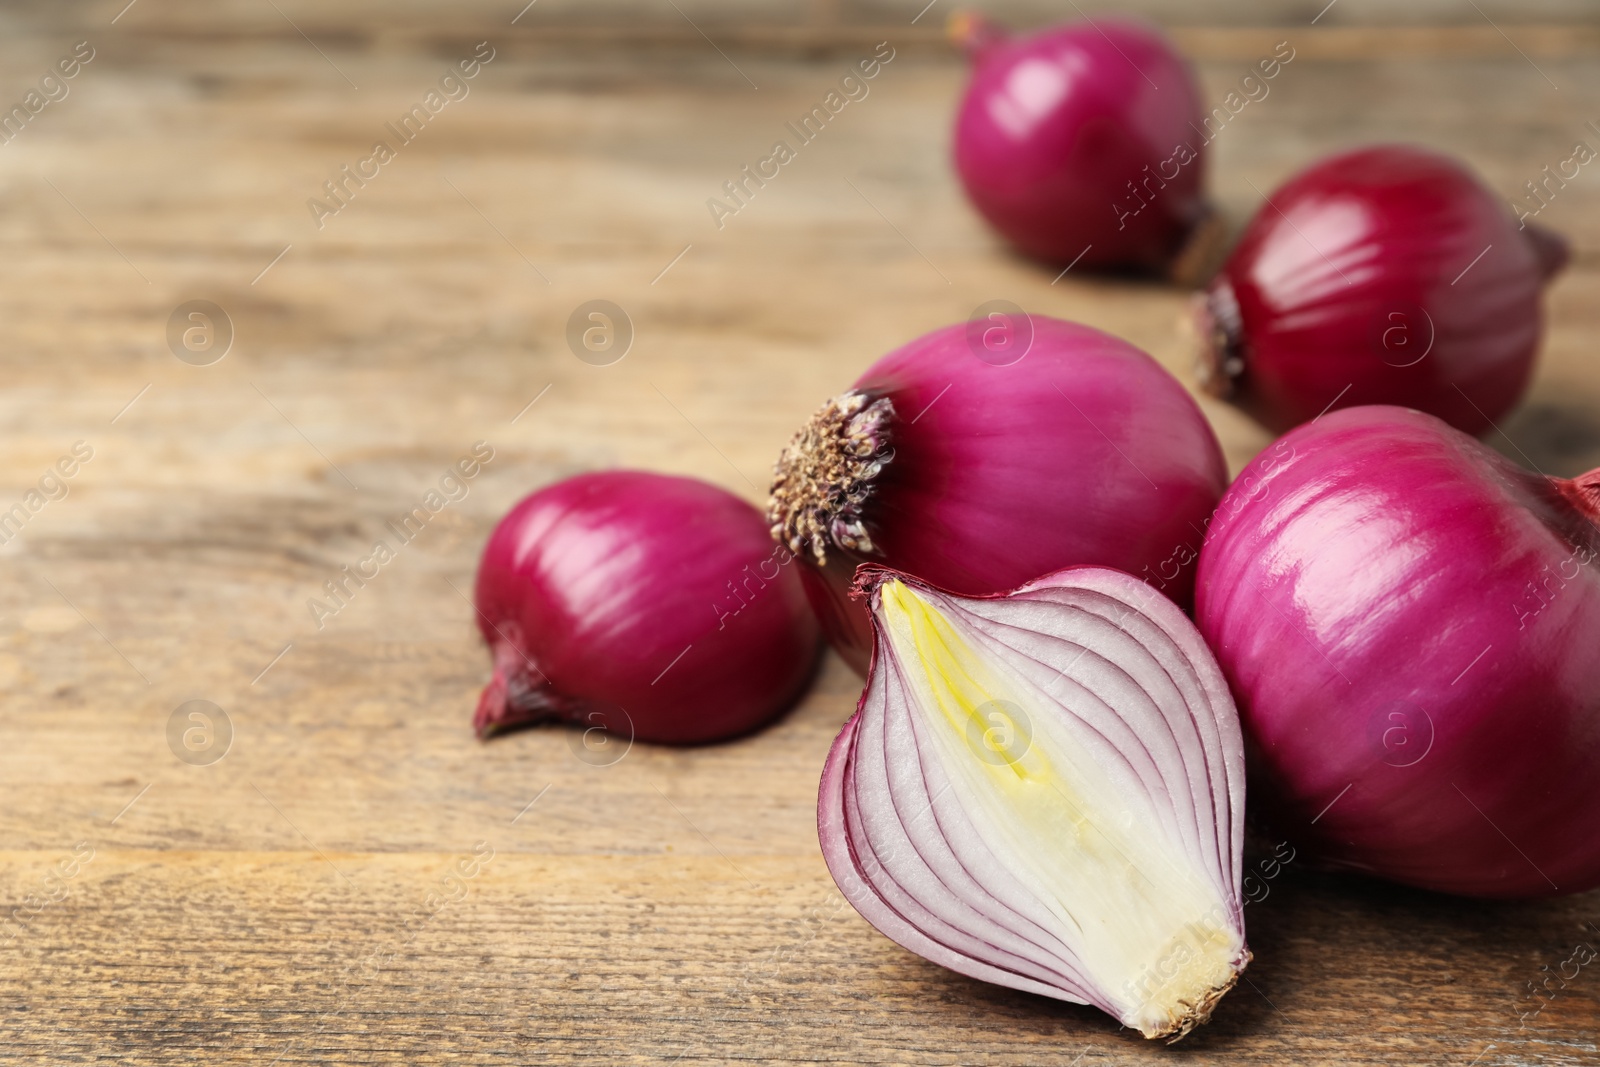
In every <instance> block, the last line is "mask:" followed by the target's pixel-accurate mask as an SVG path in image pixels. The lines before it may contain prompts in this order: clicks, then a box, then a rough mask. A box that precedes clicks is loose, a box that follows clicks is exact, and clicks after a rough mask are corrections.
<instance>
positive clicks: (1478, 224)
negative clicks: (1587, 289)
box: [1195, 145, 1567, 434]
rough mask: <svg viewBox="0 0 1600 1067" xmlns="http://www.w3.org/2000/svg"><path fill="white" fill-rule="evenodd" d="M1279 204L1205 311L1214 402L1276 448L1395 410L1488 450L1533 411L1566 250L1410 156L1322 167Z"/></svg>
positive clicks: (1268, 210)
mask: <svg viewBox="0 0 1600 1067" xmlns="http://www.w3.org/2000/svg"><path fill="white" fill-rule="evenodd" d="M1269 200H1270V202H1269V203H1267V204H1264V205H1262V207H1261V209H1260V211H1258V212H1257V213H1256V216H1255V218H1254V219H1252V220H1251V222H1250V224H1249V226H1248V227H1247V228H1246V230H1245V232H1244V235H1243V237H1242V238H1241V239H1240V241H1239V244H1238V246H1237V247H1236V248H1235V249H1234V251H1233V253H1232V254H1231V255H1230V256H1229V257H1228V260H1227V262H1226V263H1225V264H1224V265H1223V267H1222V270H1221V272H1220V273H1219V274H1218V275H1217V277H1216V278H1215V279H1213V280H1212V282H1211V284H1210V286H1209V288H1208V289H1207V291H1206V293H1205V295H1204V296H1203V297H1202V298H1201V299H1199V300H1197V302H1196V311H1195V315H1196V325H1197V328H1198V330H1199V333H1200V336H1201V338H1202V343H1203V346H1204V347H1203V352H1202V357H1201V370H1202V377H1203V378H1204V379H1205V380H1206V384H1207V387H1208V388H1209V389H1210V390H1211V391H1212V392H1214V393H1216V394H1217V395H1218V396H1222V397H1225V398H1228V399H1232V400H1234V401H1235V402H1236V403H1237V404H1238V405H1239V406H1240V407H1242V408H1244V409H1245V410H1246V411H1248V412H1249V413H1250V414H1251V415H1253V416H1254V417H1255V418H1257V419H1259V420H1260V421H1261V422H1262V423H1263V424H1265V425H1266V426H1267V427H1268V428H1270V429H1272V430H1274V431H1276V432H1280V433H1281V432H1282V431H1284V430H1287V429H1288V428H1289V427H1291V426H1296V425H1298V424H1300V423H1302V422H1305V421H1306V420H1308V419H1312V418H1315V417H1316V416H1317V415H1318V414H1319V413H1321V412H1322V411H1324V410H1326V409H1327V408H1328V406H1329V405H1330V404H1332V405H1333V406H1334V407H1336V408H1347V407H1358V406H1361V405H1366V404H1397V405H1403V406H1406V407H1412V408H1416V409H1417V410H1419V411H1426V412H1428V413H1429V414H1431V415H1437V416H1438V417H1439V418H1442V419H1444V420H1445V421H1446V422H1448V423H1450V425H1452V426H1454V427H1456V428H1457V429H1459V430H1464V431H1465V432H1467V433H1471V434H1481V433H1483V432H1485V431H1486V430H1488V429H1489V428H1490V426H1491V423H1492V421H1493V420H1498V419H1499V418H1500V416H1502V415H1504V414H1505V413H1506V412H1507V411H1509V410H1511V408H1512V407H1514V406H1515V405H1516V404H1517V402H1518V401H1519V400H1520V399H1521V398H1522V394H1523V392H1524V391H1525V390H1526V388H1527V385H1528V379H1529V376H1530V374H1531V373H1532V369H1533V361H1534V356H1535V354H1536V353H1537V351H1538V348H1539V338H1540V333H1541V331H1542V321H1543V316H1542V312H1541V308H1540V294H1541V291H1542V290H1543V288H1544V286H1545V285H1546V284H1547V283H1548V281H1549V280H1550V278H1551V277H1553V276H1554V275H1555V274H1556V273H1557V272H1558V271H1559V270H1560V269H1561V267H1562V266H1563V265H1564V264H1565V262H1566V259H1567V249H1566V242H1565V241H1564V240H1563V239H1562V238H1560V237H1559V236H1557V235H1556V234H1554V233H1551V232H1550V231H1548V230H1544V229H1542V228H1540V227H1537V226H1534V225H1531V224H1529V225H1527V226H1526V228H1519V226H1518V223H1517V220H1516V219H1514V218H1513V217H1512V215H1511V213H1510V212H1509V211H1508V210H1507V208H1506V205H1505V203H1504V202H1503V201H1502V200H1501V199H1500V198H1498V197H1496V196H1495V195H1494V194H1492V193H1491V192H1490V191H1489V190H1488V189H1486V188H1485V187H1484V186H1483V184H1482V183H1481V182H1479V181H1478V179H1477V178H1476V177H1475V176H1474V175H1473V174H1472V173H1471V172H1470V171H1469V170H1467V169H1466V168H1465V167H1464V166H1462V165H1461V164H1460V163H1457V162H1456V161H1454V160H1452V159H1449V158H1447V157H1445V156H1441V155H1439V154H1437V153H1434V152H1430V151H1427V150H1425V149H1422V148H1417V147H1412V146H1407V145H1380V146H1376V147H1371V148H1363V149H1360V150H1357V151H1354V152H1347V153H1344V154H1342V155H1338V156H1334V157H1332V158H1330V159H1326V160H1323V161H1322V162H1320V163H1317V164H1316V165H1314V166H1312V167H1310V168H1308V169H1307V170H1305V171H1302V172H1301V173H1300V174H1298V175H1297V176H1295V177H1294V178H1292V179H1290V180H1289V181H1288V182H1287V183H1286V184H1285V185H1283V186H1282V187H1281V188H1279V189H1278V190H1277V191H1275V192H1274V193H1273V194H1272V195H1271V197H1270V198H1269ZM1486 249H1487V251H1485V250H1486ZM1480 256H1481V258H1480Z"/></svg>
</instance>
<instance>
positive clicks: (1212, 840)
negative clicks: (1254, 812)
mask: <svg viewBox="0 0 1600 1067" xmlns="http://www.w3.org/2000/svg"><path fill="white" fill-rule="evenodd" d="M862 572H863V574H862V579H861V588H862V589H863V590H864V592H865V594H866V595H867V596H868V598H869V599H870V602H871V607H872V619H873V625H874V632H875V641H874V655H873V663H872V670H871V673H870V676H869V678H868V681H867V686H866V690H865V691H864V692H863V694H862V698H861V702H860V705H859V707H858V708H857V711H856V714H855V715H854V716H853V717H852V718H851V719H850V721H849V722H848V723H847V724H846V725H845V728H844V730H843V731H842V732H841V733H840V735H839V737H838V739H837V740H836V741H835V742H834V746H833V749H832V751H831V752H830V754H829V757H828V762H827V765H826V767H825V769H824V772H823V778H822V784H821V788H820V791H819V799H818V833H819V837H820V839H821V842H822V848H823V855H824V858H825V859H826V860H827V863H828V867H829V870H830V872H831V873H832V874H833V877H834V880H835V881H836V882H837V883H838V885H839V887H840V889H841V890H842V891H843V892H844V895H845V896H846V898H847V899H849V901H850V902H851V903H852V904H853V905H854V906H855V907H856V909H857V910H858V911H859V912H860V913H861V914H862V916H863V917H865V918H866V919H867V921H868V922H870V923H872V925H874V926H875V927H877V928H878V930H879V931H881V932H882V933H884V934H885V935H887V936H888V937H889V938H891V939H892V940H894V941H896V942H898V943H899V944H900V945H902V946H904V947H905V948H908V949H910V950H911V951H912V952H915V953H917V954H918V955H921V956H923V957H925V958H927V959H929V960H931V961H933V962H935V963H938V964H941V965H943V966H945V967H948V968H950V969H952V970H955V971H958V972H960V973H962V974H966V975H969V976H971V977H974V978H979V979H982V980H984V981H988V982H994V983H996V984H999V985H1004V986H1009V987H1011V988H1014V989H1021V990H1025V991H1028V992H1032V993H1037V994H1040V995H1043V996H1047V997H1054V998H1056V999H1059V1000H1066V1001H1072V1002H1075V1003H1082V1004H1093V1005H1095V1006H1096V1007H1099V1008H1101V1009H1102V1010H1104V1011H1106V1012H1108V1013H1110V1014H1112V1015H1114V1016H1115V1017H1117V1018H1118V1019H1119V1020H1120V1021H1122V1022H1123V1023H1124V1024H1126V1025H1128V1026H1131V1027H1134V1028H1136V1029H1138V1030H1139V1031H1140V1032H1141V1033H1143V1034H1144V1035H1145V1036H1147V1037H1152V1038H1154V1037H1171V1038H1173V1039H1176V1038H1177V1037H1181V1036H1183V1034H1186V1033H1188V1032H1189V1030H1190V1029H1192V1028H1193V1027H1194V1026H1196V1025H1198V1024H1199V1023H1202V1022H1204V1021H1205V1020H1206V1019H1207V1018H1209V1016H1210V1014H1211V1011H1212V1009H1213V1008H1214V1006H1215V1005H1216V1002H1217V1000H1218V999H1219V998H1220V997H1221V996H1222V995H1223V994H1224V993H1226V992H1227V990H1228V989H1230V988H1231V987H1232V986H1233V984H1234V982H1235V981H1236V980H1237V978H1238V975H1239V972H1240V971H1242V970H1243V969H1244V967H1245V965H1246V964H1247V963H1248V961H1249V958H1250V953H1249V951H1248V949H1247V948H1246V947H1245V941H1244V920H1243V903H1242V900H1241V896H1240V891H1239V885H1240V862H1241V847H1242V841H1243V816H1244V808H1243V799H1244V755H1243V749H1242V742H1241V738H1240V733H1239V725H1238V721H1237V717H1236V713H1235V711H1234V708H1233V704H1232V700H1231V698H1230V697H1229V694H1228V690H1227V686H1226V683H1225V682H1224V681H1223V678H1222V675H1221V672H1220V671H1219V670H1218V669H1217V666H1216V663H1215V661H1214V660H1213V659H1212V657H1211V654H1210V652H1209V651H1208V650H1207V649H1206V647H1205V644H1204V642H1203V641H1202V640H1201V639H1200V636H1199V634H1198V632H1197V631H1196V630H1195V629H1194V626H1193V624H1192V623H1190V622H1189V621H1188V619H1187V618H1185V616H1184V615H1183V613H1182V612H1181V611H1180V610H1179V609H1178V608H1177V607H1176V606H1174V605H1173V604H1172V603H1171V602H1170V601H1168V600H1166V599H1165V598H1163V597H1161V596H1160V595H1159V594H1157V593H1155V592H1154V591H1153V590H1152V589H1150V587H1149V586H1148V585H1145V584H1144V583H1142V582H1140V581H1138V580H1137V579H1135V578H1133V577H1131V576H1129V575H1126V574H1123V573H1121V572H1118V571H1113V570H1110V569H1108V568H1101V567H1073V568H1068V569H1066V570H1063V571H1059V572H1056V573H1053V574H1050V575H1047V576H1045V577H1043V578H1040V579H1038V580H1036V581H1033V582H1030V583H1028V584H1027V585H1024V586H1022V587H1021V588H1019V589H1017V590H1014V591H1012V592H1010V593H1007V594H1003V595H995V596H987V597H960V596H955V595H953V594H949V593H946V592H943V591H940V590H938V589H935V588H933V587H931V586H929V585H927V584H925V583H923V582H920V581H918V580H916V579H914V578H911V577H909V576H906V575H903V574H899V573H896V572H892V571H889V570H887V569H885V568H872V567H864V568H862Z"/></svg>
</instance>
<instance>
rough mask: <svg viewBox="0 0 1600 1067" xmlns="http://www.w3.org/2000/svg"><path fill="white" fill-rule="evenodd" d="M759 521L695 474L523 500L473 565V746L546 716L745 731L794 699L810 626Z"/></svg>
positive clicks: (662, 731)
mask: <svg viewBox="0 0 1600 1067" xmlns="http://www.w3.org/2000/svg"><path fill="white" fill-rule="evenodd" d="M792 560H793V557H792V556H791V555H790V554H789V553H788V551H787V550H786V549H784V548H783V547H782V546H779V547H778V548H777V550H776V551H774V548H773V544H772V541H771V539H770V538H769V537H768V535H767V529H766V524H765V523H764V522H763V521H762V518H761V513H760V512H758V511H757V510H756V509H755V508H753V507H751V506H750V505H749V504H747V503H745V502H744V501H742V500H740V499H739V498H738V497H735V496H733V495H731V494H729V493H727V492H724V491H723V490H721V489H718V488H717V487H715V486H713V485H708V484H706V483H705V482H700V481H696V480H694V479H692V478H674V477H668V476H666V475H662V474H649V473H645V472H642V471H606V472H601V473H594V474H581V475H578V476H577V477H574V478H568V479H567V480H565V481H562V482H557V483H556V484H554V485H550V486H546V487H545V488H543V489H541V490H539V491H538V492H536V493H534V494H532V495H531V496H528V497H526V498H525V499H523V501H522V502H521V503H519V504H518V505H517V506H516V507H514V508H512V509H511V511H510V513H509V514H507V515H506V517H505V518H504V519H502V520H501V521H500V524H499V525H498V526H496V527H495V530H494V533H493V534H491V535H490V537H489V542H488V544H487V545H485V546H484V550H483V562H482V564H481V566H480V567H479V569H478V584H477V593H476V598H477V607H478V628H479V630H481V631H482V633H483V637H484V640H485V641H487V642H488V643H489V648H490V651H491V652H492V653H493V655H494V678H493V680H492V681H490V683H489V684H488V685H487V686H486V687H485V688H484V690H483V696H482V698H481V699H480V700H479V703H478V711H477V714H476V716H475V717H474V719H473V725H474V726H475V727H476V729H477V731H478V733H479V735H480V736H488V735H489V734H492V733H495V732H497V731H499V730H501V729H504V728H506V727H509V726H516V725H521V724H524V723H533V722H542V721H547V720H563V721H568V722H577V723H582V724H583V725H585V726H588V727H604V728H606V729H608V730H611V731H613V732H616V733H621V734H624V735H627V736H629V737H636V738H638V739H639V740H641V741H659V742H665V743H669V744H691V743H699V742H707V741H718V740H722V739H724V738H728V737H733V736H736V735H739V734H743V733H747V732H749V731H750V730H753V729H755V728H756V727H758V726H761V725H762V724H764V723H766V722H767V721H768V720H770V719H772V718H773V717H774V716H776V715H777V714H779V713H780V712H782V711H783V710H784V709H785V708H787V707H788V706H789V704H791V703H792V702H793V701H794V699H795V698H796V697H797V696H798V695H799V692H800V690H801V688H802V687H803V686H804V685H805V683H806V680H807V678H808V677H809V675H810V673H811V669H812V666H813V664H814V663H815V661H816V655H817V651H818V646H819V642H818V640H817V637H818V634H817V624H816V621H815V620H814V618H813V617H812V614H811V610H810V609H809V608H808V607H807V606H806V599H805V593H804V592H803V591H802V589H801V587H800V580H799V578H798V576H797V575H796V573H795V572H796V569H797V568H795V567H793V566H790V565H789V564H790V563H791V562H792Z"/></svg>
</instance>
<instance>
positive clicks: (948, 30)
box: [945, 9, 1008, 60]
mask: <svg viewBox="0 0 1600 1067" xmlns="http://www.w3.org/2000/svg"><path fill="white" fill-rule="evenodd" d="M945 36H946V37H948V38H949V40H950V43H951V44H953V45H955V46H956V47H958V48H960V49H961V50H962V51H964V52H965V53H966V54H967V57H968V58H969V59H972V60H977V59H978V58H979V57H981V56H982V55H983V54H984V53H985V52H987V51H988V50H989V49H991V48H993V47H994V46H995V45H997V44H999V43H1001V42H1002V41H1004V40H1005V39H1006V37H1007V36H1008V35H1007V33H1006V31H1005V30H1003V29H1001V28H1000V27H999V26H997V25H996V24H995V23H993V22H991V21H990V20H989V19H987V18H985V17H984V16H983V15H980V14H979V13H978V12H976V11H968V10H964V9H963V10H957V11H954V12H951V14H950V17H949V19H947V20H946V21H945Z"/></svg>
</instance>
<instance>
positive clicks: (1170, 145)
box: [953, 16, 1208, 271]
mask: <svg viewBox="0 0 1600 1067" xmlns="http://www.w3.org/2000/svg"><path fill="white" fill-rule="evenodd" d="M964 18H965V19H966V20H967V21H966V22H963V23H959V24H958V25H955V26H953V30H954V32H955V33H956V35H957V36H958V37H960V38H962V39H963V40H964V41H965V43H966V44H967V47H968V51H969V53H970V54H971V57H972V65H973V72H972V81H971V83H970V84H969V85H968V87H967V91H966V95H965V97H964V98H963V99H962V102H961V107H960V110H959V112H958V114H957V117H956V127H955V138H954V149H953V150H954V156H955V164H956V170H957V172H958V173H959V174H960V175H961V181H962V183H963V184H964V185H965V187H966V190H967V196H968V197H969V198H970V199H971V201H972V203H973V205H974V206H975V207H976V208H977V209H978V211H979V212H980V213H981V214H982V215H983V217H984V218H985V219H987V220H988V221H989V223H990V224H991V225H992V226H994V228H995V229H996V230H998V231H1000V233H1001V234H1002V235H1003V236H1004V237H1005V238H1006V239H1007V240H1009V241H1010V242H1011V243H1012V244H1014V245H1016V247H1017V248H1019V249H1021V250H1022V251H1023V252H1025V253H1026V254H1028V255H1030V256H1033V257H1034V258H1036V259H1042V260H1045V261H1047V262H1051V263H1060V264H1067V263H1069V262H1072V261H1074V260H1077V262H1078V265H1079V266H1081V267H1091V268H1130V269H1134V270H1143V271H1160V270H1162V269H1163V268H1165V267H1167V266H1168V265H1169V264H1170V263H1171V261H1172V260H1173V259H1174V258H1175V257H1176V256H1177V254H1178V252H1179V251H1180V249H1181V248H1182V246H1183V245H1184V242H1185V241H1186V239H1187V238H1188V236H1189V234H1190V232H1191V231H1192V230H1193V229H1194V227H1195V226H1196V225H1197V224H1198V223H1199V222H1200V220H1201V219H1202V218H1203V217H1204V216H1205V215H1206V214H1207V211H1208V208H1207V205H1206V202H1205V197H1204V194H1203V189H1204V185H1205V182H1204V169H1205V148H1204V145H1203V143H1202V142H1203V140H1204V138H1203V137H1202V136H1200V135H1199V134H1198V133H1197V132H1196V131H1197V130H1198V129H1200V122H1201V114H1200V112H1201V108H1200V92H1199V87H1198V85H1197V84H1196V81H1195V76H1194V73H1193V71H1192V70H1191V69H1190V67H1189V65H1188V63H1187V62H1185V61H1184V59H1183V57H1182V56H1180V55H1179V54H1178V52H1177V51H1176V49H1174V48H1173V46H1172V44H1171V43H1170V42H1169V41H1168V40H1167V39H1166V38H1165V37H1163V36H1162V35H1161V34H1160V33H1158V32H1157V31H1156V30H1155V29H1154V28H1153V27H1149V26H1146V25H1144V24H1142V23H1139V22H1136V21H1132V20H1129V19H1123V18H1099V19H1096V20H1095V22H1094V24H1093V25H1090V24H1089V23H1087V22H1078V23H1072V24H1070V25H1066V26H1060V27H1056V28H1052V29H1048V30H1044V31H1042V32H1040V33H1036V34H1032V35H1029V36H1026V37H1017V38H1007V37H1006V36H1005V35H1004V34H1002V33H1001V32H1000V31H998V30H996V29H995V28H994V27H992V26H990V25H989V24H987V23H986V22H984V21H983V20H981V19H978V18H977V17H975V16H964ZM1141 72H1142V73H1141ZM1146 78H1148V79H1149V80H1146ZM1152 83H1153V84H1152ZM1191 124H1192V125H1191ZM1179 145H1189V146H1192V151H1193V153H1194V158H1191V159H1189V161H1188V162H1187V163H1185V164H1183V165H1181V166H1180V165H1178V164H1177V163H1175V162H1168V161H1170V160H1172V159H1173V155H1174V151H1175V150H1176V149H1177V147H1178V146H1179ZM1163 164H1165V166H1163ZM1146 167H1148V168H1149V170H1148V171H1146V169H1145V168H1146ZM1174 171H1175V172H1176V173H1173V172H1174ZM1168 174H1171V175H1172V176H1171V177H1170V178H1169V177H1167V175H1168ZM1152 175H1153V176H1154V177H1152ZM1147 181H1148V182H1149V184H1148V185H1145V184H1143V183H1145V182H1147ZM1130 183H1132V185H1131V186H1130ZM1135 187H1137V188H1138V189H1139V195H1138V196H1137V197H1136V195H1135V192H1134V188H1135ZM1146 202H1147V203H1148V206H1146V207H1143V208H1142V209H1140V205H1141V204H1142V203H1146ZM1122 213H1127V214H1126V215H1123V214H1122ZM1086 249H1087V251H1086ZM1080 255H1081V256H1082V259H1081V260H1078V257H1079V256H1080Z"/></svg>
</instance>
